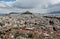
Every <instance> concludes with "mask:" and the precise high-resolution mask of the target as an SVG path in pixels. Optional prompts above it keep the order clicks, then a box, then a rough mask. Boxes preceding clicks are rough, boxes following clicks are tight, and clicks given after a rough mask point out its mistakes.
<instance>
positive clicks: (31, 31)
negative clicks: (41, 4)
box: [0, 14, 60, 39]
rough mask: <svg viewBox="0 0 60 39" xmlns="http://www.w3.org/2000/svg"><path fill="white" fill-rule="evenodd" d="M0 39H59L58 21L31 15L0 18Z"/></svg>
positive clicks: (59, 28)
mask: <svg viewBox="0 0 60 39" xmlns="http://www.w3.org/2000/svg"><path fill="white" fill-rule="evenodd" d="M0 39H60V20H59V19H57V18H52V17H51V18H50V17H48V18H47V17H45V16H40V15H31V14H30V15H29V14H28V15H27V14H25V15H24V14H22V15H20V14H18V15H9V16H0Z"/></svg>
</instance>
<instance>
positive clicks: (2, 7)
mask: <svg viewBox="0 0 60 39" xmlns="http://www.w3.org/2000/svg"><path fill="white" fill-rule="evenodd" d="M57 7H60V0H16V1H14V2H11V1H10V2H6V1H0V11H1V12H7V13H8V12H14V11H15V12H23V11H27V10H28V11H31V12H34V13H47V12H51V11H55V10H60V8H57Z"/></svg>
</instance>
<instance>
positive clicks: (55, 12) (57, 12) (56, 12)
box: [50, 11, 60, 14]
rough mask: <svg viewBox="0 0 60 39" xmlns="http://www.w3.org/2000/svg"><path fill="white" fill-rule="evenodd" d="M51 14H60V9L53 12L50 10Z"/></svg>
mask: <svg viewBox="0 0 60 39" xmlns="http://www.w3.org/2000/svg"><path fill="white" fill-rule="evenodd" d="M50 14H60V11H53V12H50Z"/></svg>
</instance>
